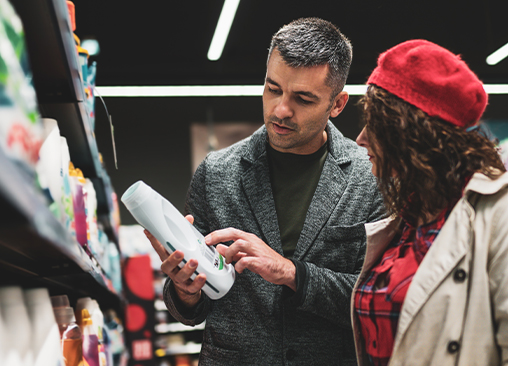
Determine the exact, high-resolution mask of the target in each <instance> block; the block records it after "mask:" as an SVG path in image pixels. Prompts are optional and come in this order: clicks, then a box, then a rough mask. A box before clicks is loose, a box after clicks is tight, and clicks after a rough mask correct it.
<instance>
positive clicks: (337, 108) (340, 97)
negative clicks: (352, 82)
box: [330, 91, 349, 118]
mask: <svg viewBox="0 0 508 366" xmlns="http://www.w3.org/2000/svg"><path fill="white" fill-rule="evenodd" d="M348 100H349V94H348V93H347V92H346V91H341V92H340V93H339V94H337V96H336V97H335V99H334V101H333V104H332V109H331V110H330V117H332V118H334V117H337V116H338V115H339V114H340V112H342V110H343V109H344V107H345V106H346V104H347V101H348Z"/></svg>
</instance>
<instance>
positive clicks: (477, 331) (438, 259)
mask: <svg viewBox="0 0 508 366" xmlns="http://www.w3.org/2000/svg"><path fill="white" fill-rule="evenodd" d="M475 193H477V194H475ZM474 202H476V203H474ZM472 203H473V204H474V208H473V204H472ZM394 223H395V221H394V220H393V218H388V219H385V220H381V221H378V222H375V223H370V224H366V231H367V253H366V256H365V262H364V265H363V268H362V272H361V274H360V277H359V279H358V281H357V283H356V285H355V287H354V290H353V296H352V306H351V308H352V322H353V331H354V335H355V343H356V352H357V358H358V364H359V366H364V365H369V362H368V358H367V355H366V354H365V349H364V347H363V341H362V338H361V333H360V325H359V320H358V318H357V317H356V314H355V313H354V308H353V304H354V296H355V295H354V294H355V293H356V289H357V286H358V283H359V281H360V280H361V279H363V278H364V277H365V276H366V275H367V274H368V272H369V269H370V268H371V267H372V266H373V265H374V264H375V263H376V261H377V260H378V258H379V257H380V256H381V255H382V254H383V252H384V250H385V248H386V246H387V245H388V244H389V243H390V240H391V238H392V237H393V235H394V231H393V230H394ZM389 365H390V366H396V365H405V366H409V365H411V366H413V365H414V366H417V365H436V366H447V365H460V366H474V365H477V366H487V365H508V173H505V174H503V175H502V176H501V177H500V178H499V179H496V180H491V179H489V178H488V177H486V176H484V175H482V174H479V173H477V174H475V175H474V176H473V178H472V179H471V181H470V182H469V183H468V185H467V187H466V189H465V192H464V197H463V198H462V199H461V200H460V201H459V202H458V203H457V205H456V206H455V207H454V209H453V210H452V212H451V214H450V216H449V218H448V219H447V221H446V223H445V225H444V226H443V228H442V229H441V232H440V233H439V235H438V236H437V238H436V240H435V241H434V243H433V245H432V246H431V247H430V249H429V251H428V253H427V255H426V256H425V258H424V259H423V261H422V263H421V264H420V267H419V268H418V270H417V272H416V274H415V276H414V278H413V281H412V283H411V285H410V287H409V289H408V292H407V295H406V298H405V300H404V305H403V307H402V311H401V314H400V319H399V324H398V328H397V334H396V337H395V344H394V349H393V354H392V358H391V359H390V363H389Z"/></svg>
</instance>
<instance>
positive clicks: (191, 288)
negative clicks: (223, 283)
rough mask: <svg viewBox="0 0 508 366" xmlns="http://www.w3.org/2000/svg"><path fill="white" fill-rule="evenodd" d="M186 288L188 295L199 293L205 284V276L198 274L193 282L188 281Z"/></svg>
mask: <svg viewBox="0 0 508 366" xmlns="http://www.w3.org/2000/svg"><path fill="white" fill-rule="evenodd" d="M189 281H191V282H189V284H188V286H186V288H185V291H186V292H187V293H189V294H195V293H197V292H199V291H200V290H201V289H202V288H203V286H204V285H205V283H206V274H204V273H200V274H199V275H198V276H196V278H194V280H189Z"/></svg>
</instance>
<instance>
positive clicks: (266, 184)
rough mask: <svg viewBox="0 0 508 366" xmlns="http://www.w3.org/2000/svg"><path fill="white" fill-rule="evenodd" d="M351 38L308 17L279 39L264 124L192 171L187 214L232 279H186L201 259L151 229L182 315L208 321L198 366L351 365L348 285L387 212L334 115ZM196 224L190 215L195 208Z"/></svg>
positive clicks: (173, 307)
mask: <svg viewBox="0 0 508 366" xmlns="http://www.w3.org/2000/svg"><path fill="white" fill-rule="evenodd" d="M351 58H352V49H351V44H350V42H349V41H348V39H347V38H346V37H345V36H344V35H343V34H342V33H341V32H340V31H339V30H338V29H337V28H336V27H335V26H334V25H332V24H331V23H329V22H326V21H324V20H321V19H316V18H307V19H300V20H297V21H294V22H292V23H290V24H288V25H286V26H284V27H283V28H281V29H280V30H279V31H278V32H277V33H276V34H275V35H274V37H273V38H272V42H271V47H270V51H269V56H268V64H267V72H266V79H265V89H264V92H263V110H264V122H265V125H264V127H262V128H260V129H259V130H258V131H256V132H255V133H254V134H253V135H252V136H250V137H249V138H247V139H245V140H243V141H240V142H239V143H237V144H234V145H233V146H231V147H229V148H226V149H224V150H221V151H217V152H212V153H210V154H209V155H208V156H207V157H206V159H205V160H204V161H203V162H202V163H201V165H200V166H199V167H198V169H197V170H196V173H195V175H194V177H193V179H192V182H191V185H190V189H189V194H188V198H187V205H186V211H187V212H188V213H190V214H191V215H193V217H194V225H195V226H196V228H197V229H198V230H199V231H201V232H202V233H203V234H205V235H206V234H209V233H210V234H209V235H207V237H206V241H207V244H209V245H215V244H218V243H230V245H229V246H226V245H222V244H220V245H218V246H217V249H218V250H219V252H220V253H221V254H222V255H224V256H225V258H226V261H227V262H233V263H235V262H236V263H235V269H236V271H237V276H236V281H235V284H234V285H233V287H232V288H231V290H230V291H229V292H228V293H227V294H226V295H225V296H224V297H223V298H221V299H219V300H215V301H212V300H210V299H209V298H208V297H207V296H206V295H205V294H204V293H203V292H202V291H201V288H202V287H203V285H204V283H205V275H204V274H200V275H198V276H196V278H195V279H194V280H193V281H191V280H190V276H191V275H192V274H193V272H194V271H195V269H196V267H197V261H196V260H194V259H192V260H189V261H188V262H187V263H186V264H185V266H183V268H182V269H179V268H178V264H179V263H180V262H181V260H182V259H183V253H182V252H179V251H176V252H174V253H172V254H171V255H169V256H168V254H167V253H166V251H165V250H164V249H163V248H162V247H161V246H160V244H159V243H158V242H157V241H156V239H154V238H153V237H152V236H151V235H150V234H149V233H147V236H148V237H149V239H150V240H151V242H152V245H153V246H154V248H155V249H156V250H157V252H158V253H159V255H160V256H161V259H162V260H163V264H162V267H161V268H162V270H163V271H164V272H165V273H167V274H168V276H169V278H168V281H167V282H166V284H165V289H164V297H165V301H166V305H167V306H168V309H169V310H170V312H171V314H172V315H173V317H174V318H175V319H177V320H178V321H180V322H182V323H184V324H188V325H195V324H199V323H201V322H203V321H204V320H205V319H206V327H205V330H204V336H203V344H202V349H201V354H200V365H283V364H284V365H285V364H295V365H318V364H319V365H331V364H340V365H354V364H356V361H355V350H354V343H353V338H352V331H351V324H350V315H349V314H350V310H349V309H350V305H349V302H350V294H351V290H352V287H353V285H354V283H355V281H356V278H357V274H358V273H359V272H360V269H361V266H362V262H363V258H364V251H365V229H364V223H365V222H369V221H375V220H377V219H379V218H381V217H382V216H383V212H384V210H383V203H382V200H381V198H380V195H379V193H378V191H377V188H376V183H375V179H374V176H373V175H372V174H371V172H370V164H369V162H368V160H367V156H366V152H365V150H363V149H361V148H358V147H357V145H356V144H355V143H354V142H353V141H351V140H349V139H346V138H345V137H344V136H343V135H342V134H341V133H340V132H339V131H338V130H337V129H336V128H335V127H334V125H333V124H332V123H331V122H329V121H328V119H329V118H330V117H337V116H338V115H339V114H340V113H341V111H342V110H343V109H344V107H345V105H346V103H347V101H348V94H347V92H345V91H342V89H343V87H344V84H345V82H346V78H347V75H348V72H349V67H350V64H351ZM189 219H190V220H191V221H192V218H191V217H189Z"/></svg>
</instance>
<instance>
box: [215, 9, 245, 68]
mask: <svg viewBox="0 0 508 366" xmlns="http://www.w3.org/2000/svg"><path fill="white" fill-rule="evenodd" d="M239 3H240V0H225V1H224V6H223V7H222V11H221V13H220V16H219V21H218V22H217V28H215V33H214V34H213V38H212V42H211V43H210V49H209V50H208V59H209V60H210V61H217V60H218V59H219V58H220V56H221V55H222V50H223V49H224V45H225V44H226V39H227V38H228V34H229V30H230V29H231V24H232V23H233V19H234V18H235V14H236V9H238V4H239Z"/></svg>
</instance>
